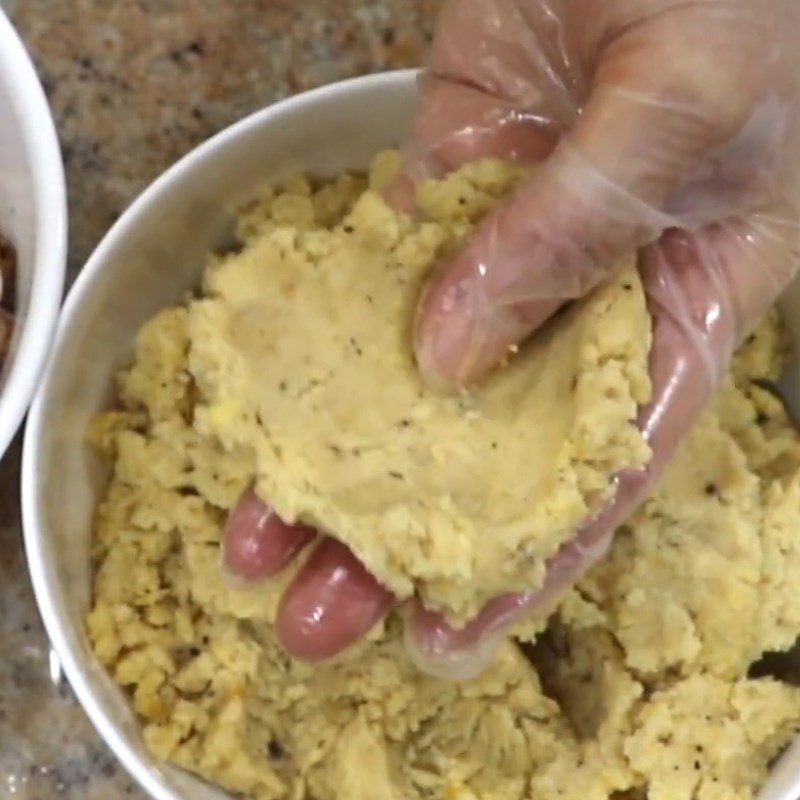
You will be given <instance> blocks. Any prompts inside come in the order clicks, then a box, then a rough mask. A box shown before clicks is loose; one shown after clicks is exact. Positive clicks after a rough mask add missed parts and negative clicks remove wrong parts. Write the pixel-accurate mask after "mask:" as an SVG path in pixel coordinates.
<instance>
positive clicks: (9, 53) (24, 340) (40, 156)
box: [0, 9, 67, 456]
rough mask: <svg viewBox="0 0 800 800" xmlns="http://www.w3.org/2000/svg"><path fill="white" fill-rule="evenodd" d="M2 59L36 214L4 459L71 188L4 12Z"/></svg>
mask: <svg viewBox="0 0 800 800" xmlns="http://www.w3.org/2000/svg"><path fill="white" fill-rule="evenodd" d="M0 54H2V55H1V56H0V58H2V59H3V61H5V62H6V63H7V64H8V73H9V75H12V76H13V80H11V81H10V82H9V86H8V88H9V91H10V94H11V101H12V103H13V105H14V106H15V107H16V108H17V109H18V111H19V119H20V127H21V133H22V138H23V142H24V144H25V146H26V147H27V148H28V151H29V158H30V162H31V170H32V182H33V192H34V205H35V209H36V222H35V237H36V238H35V242H36V248H35V252H34V262H33V271H32V280H31V296H30V297H31V299H30V302H29V304H28V310H27V315H26V317H25V320H24V322H23V325H22V329H21V332H20V334H19V342H18V345H17V349H16V352H15V353H14V355H13V359H12V361H11V364H10V365H9V370H8V374H7V377H6V380H5V385H4V386H3V389H2V394H0V456H2V455H3V454H4V453H5V451H6V449H7V448H8V445H9V444H10V442H11V440H12V439H13V437H14V435H15V434H16V432H17V430H18V428H19V426H20V424H21V422H22V419H23V417H24V416H25V412H26V411H27V410H28V404H29V402H30V400H31V398H32V396H33V394H34V392H35V391H36V388H37V385H38V383H39V379H40V377H41V375H42V374H43V371H44V369H45V366H46V362H47V357H48V354H49V351H50V345H51V342H52V341H53V337H54V335H55V329H56V323H57V321H58V312H59V307H60V305H61V296H62V293H63V290H64V279H65V275H66V262H67V189H66V180H65V177H64V164H63V162H62V159H61V148H60V146H59V142H58V135H57V133H56V126H55V122H54V121H53V116H52V114H51V111H50V106H49V104H48V101H47V97H46V95H45V93H44V89H43V88H42V84H41V82H40V81H39V77H38V75H37V73H36V68H35V67H34V64H33V61H32V60H31V57H30V55H29V54H28V51H27V50H26V49H25V45H24V44H23V42H22V39H21V38H20V36H19V34H18V33H17V31H16V30H15V29H14V26H13V25H12V24H11V21H10V20H9V19H8V17H7V16H6V14H5V13H4V12H3V10H2V9H0Z"/></svg>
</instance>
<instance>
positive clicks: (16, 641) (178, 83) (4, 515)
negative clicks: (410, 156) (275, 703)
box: [0, 0, 439, 800]
mask: <svg viewBox="0 0 800 800" xmlns="http://www.w3.org/2000/svg"><path fill="white" fill-rule="evenodd" d="M438 5H439V3H438V0H302V1H301V0H235V2H218V1H217V0H125V2H120V1H118V0H0V6H2V7H3V8H4V9H5V10H6V11H8V12H9V14H10V16H11V18H12V20H13V21H14V22H15V23H16V25H17V27H18V29H19V31H20V33H21V34H22V37H23V38H24V39H25V41H26V43H27V45H28V47H29V49H30V51H31V53H32V54H33V57H34V59H35V60H36V63H37V65H38V67H39V71H40V75H41V77H42V81H43V83H44V85H45V89H46V91H47V94H48V96H49V98H50V101H51V104H52V107H53V109H54V113H55V117H56V123H57V125H58V128H59V133H60V136H61V142H62V146H63V150H64V158H65V161H66V166H67V179H68V184H69V202H70V226H71V229H70V239H71V243H70V259H69V278H70V280H72V279H73V278H74V277H75V275H76V274H77V272H78V271H79V270H80V267H81V265H82V264H83V263H84V261H85V260H86V258H87V256H88V255H89V253H90V252H91V250H92V249H93V248H94V246H95V245H96V244H97V242H98V241H99V239H100V238H101V236H102V235H103V233H104V232H105V231H106V230H107V229H108V227H109V225H110V224H111V223H112V222H113V221H114V220H115V219H116V217H117V216H118V215H119V214H120V212H121V211H122V210H123V209H124V208H125V207H126V206H127V205H128V204H129V203H130V201H131V200H132V199H133V198H134V197H135V196H136V195H137V194H138V193H139V192H140V191H141V189H142V188H144V186H146V185H147V184H148V183H149V182H150V181H151V180H152V179H153V178H154V177H155V176H156V175H158V174H159V173H160V172H162V171H163V170H164V169H165V168H166V167H167V166H169V165H170V164H171V163H172V162H174V161H175V160H176V159H177V158H178V157H180V156H181V155H182V154H183V153H185V152H186V151H187V150H189V149H191V148H192V147H194V146H195V145H196V144H197V143H198V142H200V141H202V140H203V139H205V138H207V137H208V136H210V135H211V134H213V133H215V132H216V131H218V130H219V129H220V128H223V127H225V126H226V125H228V124H229V123H231V122H233V121H234V120H236V119H238V118H239V117H241V116H243V115H245V114H247V113H248V112H250V111H253V110H254V109H257V108H259V107H261V106H264V105H267V104H269V103H271V102H273V101H274V100H276V99H278V98H280V97H284V96H286V95H288V94H292V93H294V92H298V91H302V90H304V89H308V88H311V87H313V86H317V85H319V84H323V83H327V82H330V81H333V80H337V79H339V78H345V77H349V76H351V75H356V74H361V73H365V72H372V71H377V70H383V69H391V68H395V67H405V66H416V65H417V64H419V63H420V62H421V61H422V57H423V53H424V49H425V44H426V42H427V41H428V40H429V38H430V31H431V24H432V20H433V17H434V15H435V12H436V9H437V7H438ZM18 479H19V443H17V445H16V446H15V447H14V448H12V450H11V452H10V453H9V455H7V456H6V458H5V459H4V460H3V462H2V463H0V653H1V654H2V655H0V798H2V799H3V800H4V799H5V798H21V799H22V800H51V798H66V800H101V799H102V800H116V798H129V797H130V798H140V800H141V798H143V795H142V793H141V792H140V791H139V789H138V788H136V787H134V786H133V785H132V784H131V782H130V780H129V779H128V777H127V775H126V774H125V773H124V771H123V770H122V768H121V767H119V766H118V765H117V764H116V762H115V760H114V758H113V756H111V754H110V753H109V752H108V751H107V749H106V748H105V746H104V745H103V744H102V742H101V741H100V740H99V739H98V737H97V735H96V734H95V733H94V730H93V729H92V727H91V726H90V724H89V722H88V721H87V720H86V718H85V717H84V715H83V712H82V711H81V709H80V708H79V706H78V705H77V703H76V702H75V700H74V699H73V698H72V696H71V695H70V692H69V689H68V688H67V687H65V686H63V685H61V686H58V687H57V686H55V685H54V684H53V682H52V681H51V679H50V670H51V665H50V663H49V648H48V645H47V640H46V638H45V636H44V634H43V632H42V628H41V624H40V622H39V619H38V615H37V612H36V608H35V605H34V601H33V597H32V594H31V590H30V586H29V583H28V576H27V571H26V568H25V563H24V556H23V554H22V544H21V533H20V522H19V505H18V500H17V497H18V487H17V484H18Z"/></svg>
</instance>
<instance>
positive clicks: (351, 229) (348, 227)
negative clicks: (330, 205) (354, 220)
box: [342, 225, 355, 233]
mask: <svg viewBox="0 0 800 800" xmlns="http://www.w3.org/2000/svg"><path fill="white" fill-rule="evenodd" d="M342 230H343V231H344V232H345V233H353V232H354V231H355V228H354V227H353V226H352V225H345V226H344V228H342Z"/></svg>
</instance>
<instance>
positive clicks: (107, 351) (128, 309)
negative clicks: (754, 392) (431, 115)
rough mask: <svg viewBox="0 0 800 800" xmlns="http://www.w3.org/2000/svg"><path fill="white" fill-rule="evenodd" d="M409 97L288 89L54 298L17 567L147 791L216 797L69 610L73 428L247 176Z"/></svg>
mask: <svg viewBox="0 0 800 800" xmlns="http://www.w3.org/2000/svg"><path fill="white" fill-rule="evenodd" d="M415 98H416V83H415V73H414V72H396V73H388V74H384V75H378V76H373V77H367V78H359V79H356V80H352V81H346V82H343V83H338V84H334V85H332V86H328V87H326V88H323V89H319V90H317V91H314V92H309V93H307V94H304V95H300V96H298V97H295V98H293V99H291V100H287V101H285V102H282V103H279V104H278V105H276V106H273V107H271V108H268V109H266V110H264V111H261V112H259V113H257V114H254V115H253V116H251V117H248V118H247V119H245V120H243V121H242V122H240V123H238V124H237V125H234V126H233V127H231V128H229V129H227V130H226V131H223V132H222V133H221V134H219V135H218V136H216V137H215V138H214V139H212V140H211V141H209V142H207V143H206V144H204V145H202V146H201V147H199V148H198V149H197V150H195V151H194V152H192V153H190V154H189V155H188V156H187V157H186V158H184V159H183V160H182V161H181V162H179V163H178V164H177V165H176V166H174V167H173V168H172V169H170V170H169V171H168V172H167V173H165V174H164V175H163V176H162V177H161V178H159V179H158V180H157V181H156V182H155V183H154V184H153V185H152V186H151V187H150V188H149V189H148V190H147V191H146V192H145V193H144V194H143V195H142V196H141V197H140V198H139V199H138V200H137V201H136V202H135V203H134V204H133V205H132V206H131V208H130V209H129V210H128V211H127V212H126V213H125V214H124V215H123V216H122V217H121V218H120V220H119V221H118V222H117V223H116V225H115V226H114V227H113V228H112V229H111V231H110V232H109V234H108V235H107V236H106V238H105V239H104V240H103V242H102V243H101V244H100V246H99V247H98V249H97V250H96V252H95V253H94V255H93V256H92V258H91V259H90V261H89V263H88V264H87V266H86V267H85V269H84V270H83V273H82V274H81V276H80V278H79V279H78V281H77V282H76V284H75V286H74V288H73V290H72V292H71V293H70V296H69V298H68V300H67V303H66V307H65V310H64V315H63V317H62V321H61V327H60V329H59V332H58V336H57V342H56V347H55V352H54V358H53V360H52V362H51V366H50V369H49V371H48V374H47V375H46V377H45V380H44V382H43V385H42V388H41V391H40V392H39V394H38V396H37V398H36V401H35V403H34V406H33V408H32V410H31V415H30V419H29V423H28V429H27V435H26V440H25V451H24V460H23V476H22V477H23V488H22V493H23V498H22V499H23V521H24V527H25V540H26V546H27V550H28V559H29V564H30V570H31V575H32V578H33V584H34V589H35V591H36V596H37V599H38V602H39V607H40V609H41V612H42V616H43V618H44V622H45V625H46V626H47V630H48V633H49V634H50V637H51V639H52V642H53V645H54V646H55V648H56V650H57V652H58V655H59V656H60V658H61V661H62V663H63V666H64V670H65V672H66V674H67V677H68V678H69V681H70V683H71V684H72V687H73V689H74V690H75V693H76V694H77V696H78V698H79V699H80V701H81V703H82V704H83V706H84V708H85V709H86V711H87V713H88V714H89V716H90V717H91V719H92V721H93V722H94V724H95V726H96V727H97V729H98V730H99V731H100V733H101V735H102V736H103V738H104V739H105V740H106V742H107V743H108V745H109V746H110V747H111V749H112V750H113V751H114V752H115V753H116V755H117V756H118V757H119V759H120V760H121V761H122V763H123V764H124V765H125V766H126V767H127V769H128V770H129V771H130V773H131V774H132V775H133V776H134V777H135V778H136V779H137V780H138V781H139V783H140V784H141V785H142V786H143V787H144V788H145V789H147V791H149V792H150V793H151V794H152V796H153V797H154V798H158V800H188V798H192V800H200V799H201V798H203V799H205V800H211V798H214V799H215V800H219V799H220V798H223V797H225V795H224V794H222V793H221V792H219V791H218V790H215V789H212V788H210V787H208V786H206V785H205V784H202V783H200V782H199V781H197V780H196V779H194V778H192V777H191V776H188V775H186V774H185V773H182V772H181V771H180V770H177V769H175V768H172V767H170V766H168V765H162V764H157V763H155V762H154V761H153V759H151V758H150V757H149V755H148V754H147V753H146V752H145V750H144V749H143V747H142V743H141V740H140V737H139V733H138V729H139V726H138V724H137V722H136V720H135V719H134V717H133V715H132V713H131V711H130V710H129V707H128V703H127V701H126V700H125V698H124V697H123V695H122V693H121V692H120V691H119V689H118V688H117V687H116V686H115V685H114V684H113V683H112V681H111V680H110V679H109V678H108V676H107V675H106V674H105V671H104V670H103V668H102V667H101V666H100V664H99V663H98V662H97V660H96V659H95V658H94V656H93V655H92V653H91V650H90V647H89V643H88V641H87V637H86V633H85V629H84V621H83V620H84V615H85V612H86V611H87V608H88V605H89V597H90V595H89V581H90V575H89V561H88V547H89V535H90V526H91V512H92V508H93V505H94V503H95V500H96V498H97V493H98V488H99V487H100V485H101V483H100V481H101V478H102V476H101V474H99V467H98V465H97V463H96V461H95V459H94V458H93V457H92V456H91V455H90V454H89V453H88V452H87V448H86V447H85V444H84V436H85V431H86V428H87V425H88V424H89V421H90V419H91V418H92V417H93V416H94V414H95V413H96V412H97V411H99V410H101V409H104V408H107V407H108V404H109V402H110V400H111V392H110V388H111V378H112V375H113V373H114V371H115V370H116V369H117V368H118V367H120V366H121V365H123V364H124V363H125V362H127V361H128V360H129V359H130V357H131V354H132V346H133V340H134V335H135V333H136V331H137V329H138V328H139V326H140V325H141V324H142V323H143V322H144V321H145V320H146V319H148V318H149V317H150V316H151V315H152V314H153V313H154V312H156V311H158V310H159V309H161V308H163V307H165V306H167V305H168V304H170V303H173V302H175V301H176V300H178V299H179V298H181V297H182V296H183V294H184V292H185V291H186V290H187V289H188V288H190V287H194V286H195V285H196V284H197V282H198V279H199V276H200V271H201V268H202V264H203V256H204V254H205V252H206V251H207V250H208V249H209V248H211V247H215V246H218V245H220V244H222V243H224V242H225V240H226V239H227V238H228V237H229V235H230V224H231V213H230V212H231V209H232V208H233V206H234V205H235V204H236V203H237V201H240V200H243V199H245V198H247V197H248V196H249V195H251V194H252V193H253V191H254V190H255V189H256V187H257V186H258V185H259V184H263V183H264V182H267V181H274V180H279V179H281V178H283V177H286V176H288V175H290V174H293V173H296V172H298V171H299V172H309V173H312V174H316V175H325V174H330V173H334V172H337V171H339V170H342V169H345V168H353V167H364V166H366V164H367V162H368V160H369V158H370V156H371V155H372V154H373V153H374V152H375V151H377V150H379V149H381V148H384V147H387V146H391V145H395V144H397V143H398V138H399V137H400V136H402V134H403V132H404V131H405V130H406V127H407V124H408V121H409V119H410V117H411V114H412V109H413V105H414V101H415ZM796 307H797V308H800V302H798V303H797V304H796ZM798 316H800V315H798ZM798 343H800V338H798ZM88 365H90V368H87V366H88ZM782 774H783V775H784V778H783V780H784V784H783V785H782V787H778V788H777V789H776V790H775V791H772V790H770V791H771V793H769V794H765V795H764V798H765V800H766V798H768V800H797V792H798V791H800V753H796V754H795V753H793V754H792V755H791V757H790V758H789V759H788V760H787V761H786V766H785V773H782Z"/></svg>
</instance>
